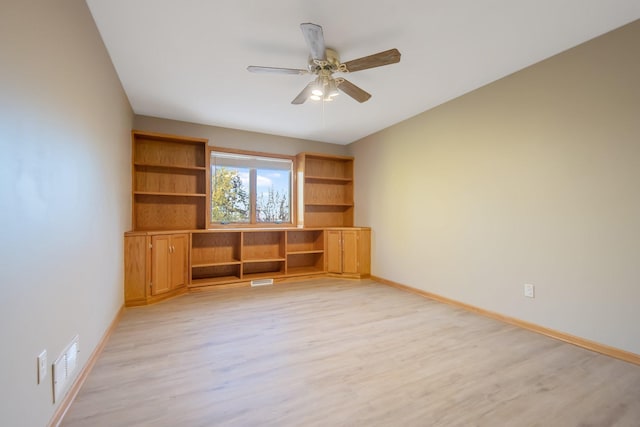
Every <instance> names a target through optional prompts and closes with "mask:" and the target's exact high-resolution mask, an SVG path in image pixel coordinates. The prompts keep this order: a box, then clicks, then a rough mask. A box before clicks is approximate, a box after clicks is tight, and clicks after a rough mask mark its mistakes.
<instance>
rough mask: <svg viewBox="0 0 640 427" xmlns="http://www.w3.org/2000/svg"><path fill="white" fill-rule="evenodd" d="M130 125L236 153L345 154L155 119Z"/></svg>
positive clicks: (336, 148)
mask: <svg viewBox="0 0 640 427" xmlns="http://www.w3.org/2000/svg"><path fill="white" fill-rule="evenodd" d="M133 125H134V128H135V129H137V130H145V131H149V132H161V133H170V134H175V135H184V136H193V137H199V138H208V139H209V145H212V146H216V147H225V148H233V149H237V150H249V151H260V152H263V153H275V154H285V155H295V154H298V153H301V152H303V151H308V152H314V153H325V154H338V155H346V153H347V147H346V146H344V145H338V144H327V143H324V142H317V141H309V140H305V139H296V138H289V137H285V136H276V135H268V134H264V133H257V132H248V131H244V130H236V129H228V128H222V127H216V126H207V125H199V124H195V123H187V122H181V121H176V120H168V119H160V118H155V117H147V116H135V119H134V123H133Z"/></svg>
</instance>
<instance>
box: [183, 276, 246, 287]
mask: <svg viewBox="0 0 640 427" xmlns="http://www.w3.org/2000/svg"><path fill="white" fill-rule="evenodd" d="M239 281H240V277H239V276H217V277H207V278H205V279H191V286H190V287H198V286H208V285H220V284H223V283H231V282H239Z"/></svg>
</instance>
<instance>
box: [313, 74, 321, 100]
mask: <svg viewBox="0 0 640 427" xmlns="http://www.w3.org/2000/svg"><path fill="white" fill-rule="evenodd" d="M323 89H324V82H323V81H322V78H321V77H320V76H318V77H317V78H316V82H315V84H314V85H313V89H311V94H312V95H315V96H317V97H320V96H322V95H324V90H323ZM312 99H313V98H312Z"/></svg>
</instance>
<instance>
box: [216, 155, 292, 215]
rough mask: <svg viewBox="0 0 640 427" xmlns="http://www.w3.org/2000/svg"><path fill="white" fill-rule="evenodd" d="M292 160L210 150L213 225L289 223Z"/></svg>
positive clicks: (282, 157)
mask: <svg viewBox="0 0 640 427" xmlns="http://www.w3.org/2000/svg"><path fill="white" fill-rule="evenodd" d="M292 178H293V158H289V157H284V156H281V157H271V156H269V155H265V154H259V155H258V154H255V155H254V154H251V153H235V152H225V151H221V150H219V149H218V150H212V151H211V212H210V213H211V215H210V221H211V223H212V224H263V225H266V224H292V223H293V218H292V210H291V207H292V206H293V204H292V194H293V182H292V180H293V179H292Z"/></svg>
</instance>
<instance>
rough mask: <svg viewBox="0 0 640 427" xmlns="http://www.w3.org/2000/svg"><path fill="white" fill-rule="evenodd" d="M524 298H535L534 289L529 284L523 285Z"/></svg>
mask: <svg viewBox="0 0 640 427" xmlns="http://www.w3.org/2000/svg"><path fill="white" fill-rule="evenodd" d="M524 296H525V297H527V298H535V288H534V286H533V285H531V284H529V283H525V285H524Z"/></svg>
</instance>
